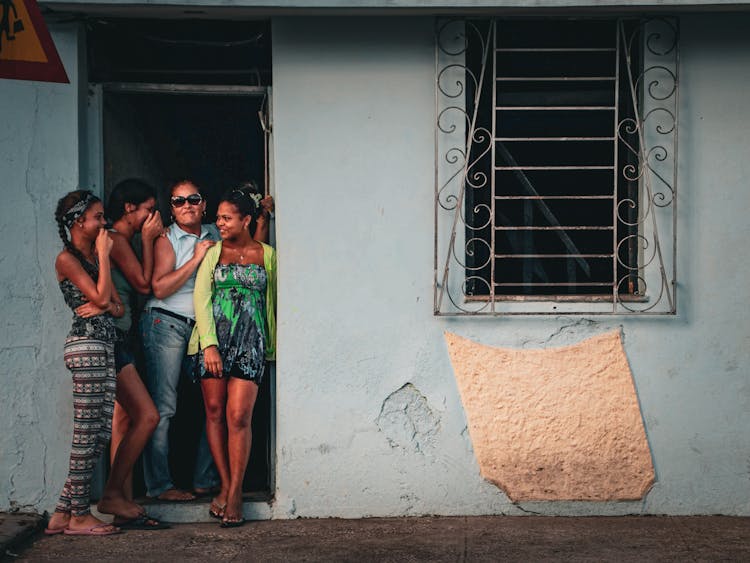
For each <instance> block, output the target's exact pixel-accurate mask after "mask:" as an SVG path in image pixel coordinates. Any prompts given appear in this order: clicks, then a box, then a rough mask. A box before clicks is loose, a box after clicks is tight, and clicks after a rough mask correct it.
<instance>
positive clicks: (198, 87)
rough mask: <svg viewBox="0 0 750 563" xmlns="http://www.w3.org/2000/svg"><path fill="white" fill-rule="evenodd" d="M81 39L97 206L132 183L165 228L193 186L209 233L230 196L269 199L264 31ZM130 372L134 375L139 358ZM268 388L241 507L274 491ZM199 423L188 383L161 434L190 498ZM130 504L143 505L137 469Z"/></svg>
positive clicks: (92, 29) (270, 374) (238, 28)
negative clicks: (137, 182) (139, 184)
mask: <svg viewBox="0 0 750 563" xmlns="http://www.w3.org/2000/svg"><path fill="white" fill-rule="evenodd" d="M88 31H89V36H88V39H89V41H88V45H89V74H90V80H91V82H90V86H91V87H90V99H89V102H90V109H89V117H90V121H91V122H90V124H89V129H90V131H89V135H90V136H89V139H90V140H89V145H90V152H91V157H90V160H91V163H90V164H89V167H90V172H89V174H90V178H91V179H92V180H93V179H94V178H96V179H97V180H98V181H92V182H91V183H92V185H97V184H98V185H101V186H102V192H103V194H104V197H105V199H106V198H107V197H108V196H109V193H110V192H111V190H112V188H113V187H114V186H115V185H116V184H117V183H118V182H120V181H121V180H124V179H126V178H132V177H135V178H140V179H142V180H144V181H146V182H147V183H148V184H150V185H152V186H153V187H154V188H155V189H156V191H157V194H158V207H159V210H160V212H161V215H162V219H163V220H164V223H165V225H168V224H170V223H171V216H170V206H169V194H168V193H167V191H166V190H167V186H168V185H169V184H170V182H172V181H176V180H181V179H190V180H191V181H193V182H194V183H195V184H196V185H197V186H198V187H199V188H200V190H201V193H202V194H203V195H204V196H205V197H206V198H207V202H208V205H207V209H206V218H205V220H204V222H206V223H209V222H213V221H214V220H215V217H216V209H217V205H218V199H219V197H220V196H221V194H222V193H223V192H224V191H226V190H227V189H230V188H233V187H235V186H237V185H239V184H240V183H243V182H247V181H254V182H255V183H256V184H257V185H258V186H259V188H260V189H261V190H265V191H266V192H268V191H269V177H268V166H267V161H268V140H269V131H268V127H267V125H266V124H267V117H266V116H267V115H268V107H269V93H270V38H269V31H270V30H269V26H268V22H257V21H256V22H218V21H200V22H196V21H174V22H169V21H143V20H142V21H132V20H114V19H113V20H102V19H97V20H96V21H91V22H89V27H88ZM175 38H179V39H175ZM135 46H137V47H135ZM156 77H158V80H159V82H154V81H153V80H154V78H156ZM91 108H93V109H91ZM97 130H98V131H99V132H100V136H99V135H97V134H96V131H97ZM92 131H94V134H93V135H92V134H91V132H92ZM99 166H100V167H101V168H98V167H99ZM97 168H98V173H97V172H93V171H94V169H97ZM141 309H142V307H141ZM137 322H138V319H134V323H137ZM137 363H138V364H139V365H138V366H137V367H138V370H139V373H141V374H143V373H144V371H143V368H144V366H143V362H142V358H137ZM274 379H275V370H274V369H273V365H271V366H270V369H268V370H267V372H266V376H265V377H264V378H263V381H262V384H261V386H260V389H259V393H258V399H257V402H256V405H255V410H254V413H253V420H252V431H253V443H252V449H251V453H250V460H249V463H248V468H247V471H246V474H245V479H244V483H243V491H244V492H245V493H246V500H267V499H270V497H271V494H272V491H273V489H274V471H273V460H274V459H275V454H274V444H273V419H274V412H275V409H274V408H273V405H274V397H273V396H272V394H273V390H274V388H275V386H274ZM204 423H205V417H204V409H203V399H202V396H201V392H200V386H199V385H198V384H195V383H193V382H191V381H190V380H189V377H187V376H186V375H185V376H184V377H183V378H182V381H181V384H180V386H179V389H178V404H177V412H176V414H175V416H174V417H173V419H172V422H171V425H170V468H171V472H172V478H173V480H174V482H175V485H176V486H177V487H178V488H181V489H186V490H190V489H191V488H192V485H193V484H192V472H193V465H194V460H195V454H196V449H197V443H198V436H199V433H200V431H201V429H202V427H203V424H204ZM134 494H135V496H136V497H140V496H144V495H145V486H144V483H143V472H142V468H141V467H140V462H139V466H137V467H136V469H135V471H134ZM248 497H249V498H248Z"/></svg>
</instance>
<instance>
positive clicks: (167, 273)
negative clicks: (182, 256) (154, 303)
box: [151, 237, 215, 299]
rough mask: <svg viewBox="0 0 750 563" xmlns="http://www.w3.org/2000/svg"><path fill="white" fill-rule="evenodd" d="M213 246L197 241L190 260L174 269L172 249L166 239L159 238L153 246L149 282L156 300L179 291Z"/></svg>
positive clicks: (208, 242)
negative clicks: (152, 261) (152, 273)
mask: <svg viewBox="0 0 750 563" xmlns="http://www.w3.org/2000/svg"><path fill="white" fill-rule="evenodd" d="M214 244H215V243H214V242H213V241H209V240H201V241H198V242H197V243H196V244H195V249H194V251H193V256H192V258H190V260H188V261H187V262H185V263H184V264H183V265H182V266H180V267H179V268H177V269H175V263H176V262H175V260H176V256H175V254H174V249H173V248H172V245H171V243H170V242H169V240H168V239H167V238H166V237H159V238H158V239H157V240H156V244H155V245H154V275H153V279H152V280H151V287H152V289H153V290H154V295H155V296H156V297H157V298H158V299H164V298H165V297H169V296H170V295H172V294H173V293H174V292H175V291H177V290H178V289H180V288H181V287H182V286H183V285H184V284H185V282H186V281H187V280H188V279H189V278H190V276H192V275H193V272H195V270H196V269H197V268H198V266H199V265H200V263H201V260H203V257H204V256H205V255H206V251H207V250H208V249H209V248H211V247H212V246H213V245H214Z"/></svg>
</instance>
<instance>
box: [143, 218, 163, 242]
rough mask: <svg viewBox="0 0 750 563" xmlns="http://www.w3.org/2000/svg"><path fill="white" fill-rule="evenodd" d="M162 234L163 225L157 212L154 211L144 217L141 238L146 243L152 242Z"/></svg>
mask: <svg viewBox="0 0 750 563" xmlns="http://www.w3.org/2000/svg"><path fill="white" fill-rule="evenodd" d="M162 232H164V224H163V223H162V221H161V214H159V212H158V211H154V212H153V213H152V214H151V215H149V216H148V217H146V220H145V221H144V222H143V227H141V237H142V238H143V240H146V241H153V240H155V239H156V238H157V237H158V236H159V235H161V234H162Z"/></svg>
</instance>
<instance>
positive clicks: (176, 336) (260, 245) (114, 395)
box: [45, 179, 276, 535]
mask: <svg viewBox="0 0 750 563" xmlns="http://www.w3.org/2000/svg"><path fill="white" fill-rule="evenodd" d="M170 208H171V213H172V219H173V223H172V224H171V225H170V226H169V227H168V228H167V229H164V227H163V224H162V220H161V216H160V214H159V211H158V210H156V193H155V192H154V190H153V189H152V188H151V187H150V186H148V185H147V184H145V183H144V182H142V181H140V180H135V179H131V180H125V181H123V182H120V183H119V184H118V185H117V186H116V187H115V188H114V190H113V191H112V193H111V195H110V197H109V200H108V202H107V207H106V213H105V208H104V206H103V203H102V202H101V200H100V199H99V198H97V197H96V196H94V195H93V194H92V193H91V192H90V191H86V190H77V191H74V192H70V193H69V194H67V195H65V196H64V197H63V198H62V199H60V201H59V202H58V205H57V210H56V212H55V219H56V221H57V224H58V231H59V233H60V238H61V239H62V241H63V245H64V248H63V250H62V251H61V252H60V254H59V255H58V256H57V259H56V262H55V272H56V274H57V280H58V282H59V285H60V289H61V291H62V293H63V297H64V299H65V302H66V304H67V305H68V306H69V307H70V308H71V309H72V310H73V323H72V327H71V330H70V333H69V334H68V337H67V339H66V341H65V348H64V358H65V364H66V366H67V368H68V369H69V370H70V371H71V373H72V376H73V413H74V418H73V445H72V449H71V454H70V464H69V472H68V477H67V479H66V481H65V485H64V487H63V490H62V493H61V495H60V499H59V501H58V503H57V506H56V508H55V512H54V514H53V515H52V516H51V518H50V521H49V523H48V526H47V529H46V530H45V533H47V534H58V533H64V534H67V535H110V534H115V533H119V532H120V531H121V530H123V529H161V528H165V527H167V525H166V524H165V523H163V522H159V521H158V520H157V519H155V518H153V517H151V516H149V515H148V514H147V513H146V511H145V510H144V508H143V507H142V506H140V505H138V504H137V503H136V502H134V500H133V490H132V473H133V467H134V465H135V462H136V460H137V459H138V457H139V456H140V455H141V453H143V460H144V464H143V465H144V480H145V484H146V494H147V495H148V496H149V497H151V498H156V499H159V500H163V501H187V500H192V499H194V498H195V495H194V494H193V493H192V492H189V491H183V490H179V489H178V488H176V486H175V484H174V483H173V482H172V478H171V475H170V470H169V459H168V454H169V439H168V437H169V424H170V420H171V418H172V416H173V415H174V414H175V412H176V408H177V386H178V383H179V381H180V377H181V374H182V373H183V372H184V371H185V366H188V370H189V371H190V372H191V373H192V375H193V377H194V378H195V379H196V380H197V381H200V385H201V391H202V394H203V399H204V405H205V413H206V427H205V432H203V434H202V438H201V441H200V444H199V447H198V455H197V460H196V465H195V471H194V477H193V485H194V491H195V492H196V493H198V494H202V493H212V492H216V496H215V497H214V498H213V499H212V501H211V505H210V508H209V513H210V515H211V516H213V517H215V518H218V519H220V520H221V525H222V526H223V527H234V526H240V525H242V524H243V523H244V521H245V520H244V518H243V514H242V482H243V478H244V474H245V470H246V468H247V463H248V459H249V455H250V447H251V439H252V434H251V424H250V422H251V418H252V413H253V408H254V405H255V400H256V397H257V394H258V386H259V384H260V382H261V379H262V377H263V374H264V371H265V366H266V361H267V360H269V359H273V357H274V354H275V329H276V322H275V299H276V296H275V294H276V253H275V251H274V249H273V248H272V247H270V246H268V245H267V244H265V242H264V241H265V240H267V238H268V226H269V224H268V223H269V217H270V216H271V213H272V210H273V200H272V199H271V198H270V197H265V198H263V197H262V195H261V194H259V193H257V191H256V190H255V188H254V186H253V185H252V184H243V185H241V186H240V187H238V188H236V189H233V190H230V191H228V192H226V193H225V194H224V195H223V196H222V197H221V200H220V202H219V207H218V213H217V218H216V223H215V224H203V218H204V216H205V213H206V200H205V198H204V196H203V195H202V194H201V193H200V190H199V189H198V187H197V186H196V185H195V183H194V182H192V181H189V180H183V181H179V182H176V183H174V184H173V185H172V186H171V187H170ZM107 219H109V221H111V228H109V229H107V228H105V226H106V224H107ZM136 233H140V235H141V248H140V252H137V251H136V247H134V245H133V244H132V243H133V239H134V237H135V235H136ZM139 296H150V298H148V300H147V301H146V303H145V307H144V308H143V311H142V313H141V315H140V323H139V328H140V330H138V331H136V326H134V323H133V318H134V313H136V312H140V304H141V303H143V297H140V298H139ZM139 341H140V342H141V343H142V346H143V353H144V357H145V373H144V374H143V375H144V378H143V379H142V378H141V375H140V374H139V373H138V371H137V369H136V367H135V354H134V349H135V346H138V345H139ZM110 439H111V445H110V460H111V466H110V472H109V477H108V479H107V482H106V484H105V486H104V490H103V493H102V496H101V498H100V500H99V502H98V504H97V509H98V510H99V512H101V513H104V514H112V515H114V518H113V520H112V522H111V523H108V522H104V521H102V520H100V519H98V518H96V517H95V516H94V515H92V514H91V511H90V499H89V497H90V492H91V480H92V476H93V471H94V466H95V463H96V461H97V460H98V459H99V457H100V456H101V454H102V453H103V451H104V449H105V448H106V446H107V444H108V443H110Z"/></svg>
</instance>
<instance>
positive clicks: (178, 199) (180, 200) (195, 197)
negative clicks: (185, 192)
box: [169, 194, 203, 207]
mask: <svg viewBox="0 0 750 563" xmlns="http://www.w3.org/2000/svg"><path fill="white" fill-rule="evenodd" d="M186 201H187V202H188V203H189V204H190V205H200V204H201V202H202V201H203V196H202V195H201V194H190V195H189V196H187V197H185V196H181V195H176V196H173V197H172V198H171V199H170V200H169V203H171V204H172V207H182V206H183V205H185V202H186Z"/></svg>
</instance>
